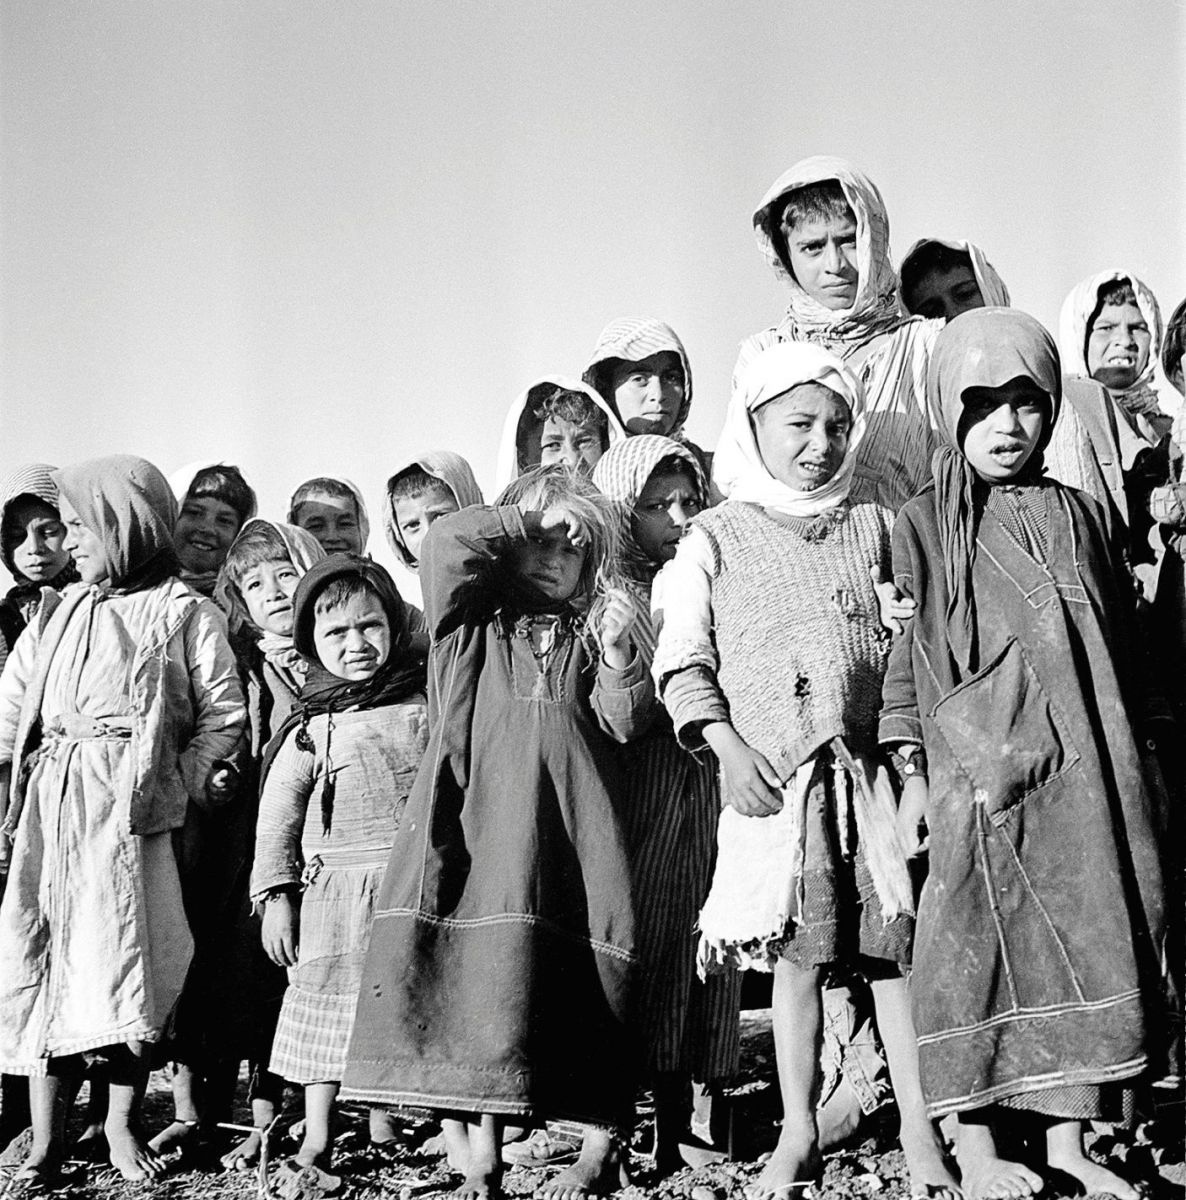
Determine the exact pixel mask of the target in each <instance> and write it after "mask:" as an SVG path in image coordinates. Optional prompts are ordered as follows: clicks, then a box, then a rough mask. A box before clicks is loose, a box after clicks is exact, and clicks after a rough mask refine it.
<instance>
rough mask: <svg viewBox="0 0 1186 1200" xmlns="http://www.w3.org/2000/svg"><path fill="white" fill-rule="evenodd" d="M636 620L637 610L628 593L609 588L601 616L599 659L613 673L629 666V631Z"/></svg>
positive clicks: (619, 589)
mask: <svg viewBox="0 0 1186 1200" xmlns="http://www.w3.org/2000/svg"><path fill="white" fill-rule="evenodd" d="M637 620H638V609H637V608H636V607H635V605H634V601H633V600H632V599H631V598H630V594H629V592H624V591H623V590H622V589H621V588H610V589H609V590H608V592H607V593H606V604H605V611H604V612H602V614H601V628H600V629H599V630H598V633H599V634H600V635H601V657H602V658H604V659H605V661H606V663H607V664H608V665H609V666H611V667H613V668H614V670H615V671H621V670H623V669H624V668H626V667H628V666H629V665H630V654H631V645H630V630H631V629H633V628H634V622H635V621H637Z"/></svg>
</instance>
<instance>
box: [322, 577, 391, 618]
mask: <svg viewBox="0 0 1186 1200" xmlns="http://www.w3.org/2000/svg"><path fill="white" fill-rule="evenodd" d="M355 596H369V597H371V599H373V600H377V601H378V602H379V604H380V605H382V603H383V597H382V596H380V595H379V593H378V592H376V591H375V589H374V588H373V587H371V585H370V584H369V583H367V581H366V580H365V579H364V578H363V577H362V576H361V575H342V576H339V577H338V578H337V579H332V580H330V582H329V583H327V584H326V585H325V587H324V588H323V589H322V590H321V591H320V592H318V593H317V598H316V599H315V600H314V601H313V615H314V617H320V616H324V615H325V614H326V613H327V612H330V611H332V610H333V609H335V608H341V607H342V605H343V604H345V603H346V602H347V601H349V600H353V599H354V597H355Z"/></svg>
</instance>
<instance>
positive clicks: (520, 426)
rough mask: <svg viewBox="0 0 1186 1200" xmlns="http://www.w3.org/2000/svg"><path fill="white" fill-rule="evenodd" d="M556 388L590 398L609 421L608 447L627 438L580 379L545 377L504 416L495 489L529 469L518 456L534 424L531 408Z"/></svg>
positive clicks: (566, 376)
mask: <svg viewBox="0 0 1186 1200" xmlns="http://www.w3.org/2000/svg"><path fill="white" fill-rule="evenodd" d="M557 388H563V389H564V390H565V391H567V392H580V393H581V394H582V395H584V396H588V397H589V399H590V400H591V401H592V402H593V403H594V404H595V405H596V406H597V407H598V408H599V409H600V410H601V411H602V412H603V413H605V415H606V417H608V418H609V444H610V445H611V446H612V445H613V444H614V442H616V441H617V440H618V439H619V438H624V437H625V436H626V430H625V429H623V428H622V422H621V421H619V420H618V418H617V417H616V416H615V415H614V410H613V409H612V408H611V407H610V406H609V405H608V404H606V402H605V401H604V400H603V399H602V398H601V396H600V395H599V394H598V393H597V391H596V390H595V389H593V388H591V387H590V386H589V385H588V384H587V383H585V381H584V380H583V379H573V378H571V377H570V376H568V375H544V376H543V377H542V378H540V379H537V380H536V381H535V382H534V383H532V384H529V385H528V387H527V388H526V389H525V390H524V391H523V392H522V393H520V395H519V396H518V397H517V398H516V399H515V402H514V404H512V405H511V408H510V411H509V412H508V413H507V417H506V421H505V423H504V424H503V427H502V440H501V442H500V443H499V446H498V469H497V474H496V479H495V486H496V487H497V488H498V490H500V491H501V490H502V489H503V488H505V487H506V486H507V484H509V483H510V482H511V481H512V480H513V479H515V478H516V476H518V475H521V474H522V473H523V472H524V471H525V470H527V469H528V468H529V465H530V464H528V463H525V462H523V460H522V458H521V455H520V453H519V447H520V443H521V442H522V439H523V436H524V434H526V432H527V430H528V429H529V428H530V426H531V424H532V423H533V422H534V421H535V415H534V414H533V412H532V406H533V405H535V404H538V403H539V402H540V401H541V400H543V399H544V398H545V397H546V396H547V395H548V394H549V393H551V392H554V391H555V390H556V389H557Z"/></svg>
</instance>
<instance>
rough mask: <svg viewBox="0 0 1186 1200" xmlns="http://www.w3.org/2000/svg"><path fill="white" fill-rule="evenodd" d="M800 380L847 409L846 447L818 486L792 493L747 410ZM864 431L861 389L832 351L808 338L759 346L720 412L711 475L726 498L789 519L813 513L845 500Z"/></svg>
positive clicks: (814, 515) (858, 382) (766, 401)
mask: <svg viewBox="0 0 1186 1200" xmlns="http://www.w3.org/2000/svg"><path fill="white" fill-rule="evenodd" d="M801 383H819V384H822V385H823V386H824V387H826V388H829V389H831V390H832V391H833V392H835V393H836V394H837V395H838V396H839V397H840V398H841V399H842V400H843V401H844V402H845V403H846V404H847V405H848V407H849V409H850V411H851V412H852V429H851V431H850V433H849V436H848V448H847V450H846V452H845V455H844V461H843V463H841V465H840V468H839V470H837V472H836V474H835V475H833V476H832V478H831V479H829V480H828V481H827V482H826V483H824V484H823V485H822V486H821V487H818V488H815V489H814V490H813V491H810V492H800V491H796V490H795V489H794V488H792V487H788V486H787V485H786V484H785V483H781V482H780V481H779V480H777V479H775V478H774V476H773V475H771V474H770V471H769V470H768V469H767V467H766V464H765V463H764V462H763V461H762V453H761V451H760V450H759V449H758V441H757V437H756V436H755V434H754V426H753V418H752V414H753V413H754V412H755V411H756V410H757V409H759V408H761V407H762V405H763V404H767V403H769V402H770V401H771V400H773V399H775V397H777V396H781V395H783V393H784V392H788V391H790V389H791V388H793V387H796V386H798V385H799V384H801ZM864 433H865V392H864V389H863V388H862V387H861V384H860V381H859V380H858V379H857V377H856V376H855V375H854V374H853V373H852V372H851V371H850V370H849V369H848V368H847V367H846V366H845V365H844V364H843V363H842V362H841V361H840V359H838V358H837V357H836V356H835V355H834V354H831V353H830V352H829V351H827V350H824V349H823V348H822V347H820V346H815V345H812V344H811V343H808V342H780V343H779V344H778V345H775V346H770V347H768V348H767V349H765V350H763V351H762V353H761V354H759V355H758V356H757V358H755V359H754V360H753V361H752V362H751V363H750V364H749V365H748V366H747V367H746V368H745V370H744V372H743V373H742V376H741V379H740V380H739V382H738V387H737V389H736V391H734V393H733V398H732V400H730V401H729V407H728V409H727V410H726V412H725V427H724V429H723V430H722V431H721V438H720V441H719V442H718V443H717V450H716V456H715V458H714V459H713V478H714V479H715V480H716V484H717V486H718V487H719V488H720V489H721V491H722V492H723V493H724V494H725V496H726V497H727V498H728V499H729V500H731V501H741V502H745V503H749V504H760V505H761V506H762V507H763V508H772V509H775V510H776V511H778V512H782V513H786V514H787V515H788V516H793V517H817V516H819V515H820V514H821V513H823V512H826V511H828V510H829V509H833V508H836V507H837V506H838V505H840V504H842V503H843V502H844V501H845V500H846V499H847V498H848V491H849V488H850V487H851V486H852V477H853V470H854V468H855V466H856V451H857V447H858V446H859V445H860V442H861V438H862V437H863V436H864Z"/></svg>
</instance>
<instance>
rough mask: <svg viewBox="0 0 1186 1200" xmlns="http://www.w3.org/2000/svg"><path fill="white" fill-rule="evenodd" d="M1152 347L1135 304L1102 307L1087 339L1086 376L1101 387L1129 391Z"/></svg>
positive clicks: (1147, 361) (1146, 327) (1147, 331)
mask: <svg viewBox="0 0 1186 1200" xmlns="http://www.w3.org/2000/svg"><path fill="white" fill-rule="evenodd" d="M1152 344H1153V335H1152V334H1151V333H1150V332H1149V326H1148V325H1147V324H1146V322H1145V318H1144V317H1142V316H1141V310H1140V309H1139V308H1138V307H1137V306H1136V305H1135V304H1133V303H1132V302H1131V301H1130V302H1129V303H1127V304H1105V305H1104V307H1103V308H1101V309H1100V315H1099V316H1098V317H1096V319H1095V324H1094V325H1092V327H1091V333H1090V335H1089V336H1088V338H1087V373H1088V374H1089V375H1090V376H1091V377H1092V379H1095V380H1097V381H1098V382H1100V383H1102V384H1103V385H1104V387H1108V388H1113V389H1115V390H1117V391H1123V390H1124V389H1125V388H1130V387H1132V385H1133V384H1134V383H1136V381H1137V379H1138V378H1140V374H1141V372H1142V371H1143V370H1144V369H1145V368H1146V367H1147V366H1148V365H1149V347H1150V346H1151V345H1152Z"/></svg>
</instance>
